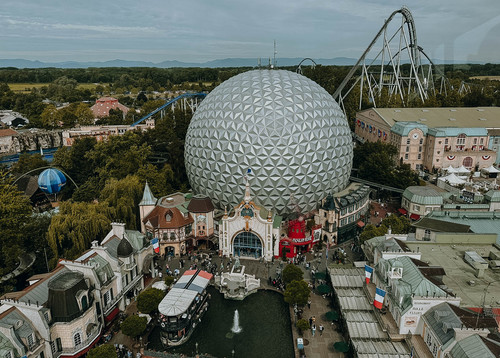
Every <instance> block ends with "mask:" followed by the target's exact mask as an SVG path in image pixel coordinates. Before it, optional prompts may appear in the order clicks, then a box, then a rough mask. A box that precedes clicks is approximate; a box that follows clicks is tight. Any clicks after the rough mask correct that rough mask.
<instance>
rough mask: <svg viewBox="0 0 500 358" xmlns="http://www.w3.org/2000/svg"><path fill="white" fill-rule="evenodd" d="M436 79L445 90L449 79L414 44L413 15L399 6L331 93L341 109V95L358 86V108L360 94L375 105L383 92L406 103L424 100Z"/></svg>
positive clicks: (342, 99) (432, 89)
mask: <svg viewBox="0 0 500 358" xmlns="http://www.w3.org/2000/svg"><path fill="white" fill-rule="evenodd" d="M399 17H400V21H399V23H397V22H398V18H399ZM394 25H396V26H394ZM352 80H354V81H352ZM439 81H441V84H440V86H439V87H440V88H439V92H440V93H443V92H446V87H447V86H449V82H448V81H447V80H446V77H445V76H444V74H443V73H442V71H440V70H439V68H438V67H436V66H435V65H434V63H433V62H432V60H431V59H430V58H429V57H428V56H427V54H425V52H424V50H423V49H422V47H420V46H419V45H418V44H417V31H416V27H415V22H414V20H413V16H412V14H411V12H410V10H409V9H408V8H407V7H405V6H403V7H402V8H401V9H399V10H396V11H394V12H393V13H392V14H391V15H390V16H389V18H388V19H387V20H385V22H384V25H383V26H382V28H381V29H380V30H379V32H378V33H377V34H376V35H375V38H374V39H373V40H372V41H371V43H370V44H369V45H368V47H367V48H366V50H365V51H364V52H363V54H362V55H361V57H360V58H359V60H358V61H357V62H356V64H355V65H354V66H353V67H352V68H351V70H350V71H349V72H348V74H347V76H346V77H345V78H344V80H343V81H342V82H341V84H340V85H339V87H338V88H337V90H336V91H335V93H334V94H333V97H334V98H335V99H336V100H337V102H338V103H339V104H340V105H341V106H342V109H344V111H345V108H344V100H345V98H346V97H347V95H348V94H349V93H350V92H351V91H352V90H353V89H354V88H355V87H356V86H359V109H361V108H362V103H363V96H365V97H366V96H368V100H369V102H371V105H372V106H373V107H377V101H379V100H380V98H381V96H382V95H384V94H386V95H388V96H389V97H394V96H397V97H399V100H400V101H401V103H402V105H403V106H406V105H407V104H408V102H409V101H411V100H414V99H419V100H420V101H421V102H425V100H427V99H428V96H429V94H430V93H433V94H435V93H436V86H435V84H436V83H438V82H439ZM379 102H380V101H379Z"/></svg>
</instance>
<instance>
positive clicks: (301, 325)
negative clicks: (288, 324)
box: [297, 318, 311, 334]
mask: <svg viewBox="0 0 500 358" xmlns="http://www.w3.org/2000/svg"><path fill="white" fill-rule="evenodd" d="M309 328H311V327H310V326H309V321H308V320H307V319H304V318H302V319H299V320H298V321H297V329H298V330H299V333H300V334H302V333H303V332H304V331H307V330H308V329H309Z"/></svg>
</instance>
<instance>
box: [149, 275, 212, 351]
mask: <svg viewBox="0 0 500 358" xmlns="http://www.w3.org/2000/svg"><path fill="white" fill-rule="evenodd" d="M212 277H213V275H212V274H210V273H208V272H206V271H203V270H188V271H186V272H184V274H183V275H182V276H181V277H180V278H179V280H178V281H177V282H176V283H175V284H174V287H172V289H171V290H170V291H169V292H168V293H167V295H166V296H165V297H164V298H163V300H162V301H161V302H160V304H159V305H158V311H159V312H160V314H159V318H158V323H159V325H160V327H161V335H160V339H161V342H162V344H163V346H164V347H170V346H179V345H181V344H183V343H184V342H186V341H187V340H188V339H189V337H190V336H191V334H192V333H193V331H194V330H195V328H196V326H197V325H198V324H199V323H200V322H201V318H202V316H203V314H204V313H205V312H206V311H207V310H208V299H209V298H210V295H209V294H208V293H207V286H208V284H209V283H210V280H211V279H212Z"/></svg>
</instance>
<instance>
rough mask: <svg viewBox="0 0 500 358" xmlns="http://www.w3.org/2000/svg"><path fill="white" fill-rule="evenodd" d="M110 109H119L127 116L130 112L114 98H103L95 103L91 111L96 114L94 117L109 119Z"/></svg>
mask: <svg viewBox="0 0 500 358" xmlns="http://www.w3.org/2000/svg"><path fill="white" fill-rule="evenodd" d="M110 109H119V110H121V111H122V112H123V113H124V114H127V112H128V111H129V108H128V107H126V106H124V105H123V104H121V103H120V102H118V100H117V99H116V98H113V97H101V98H99V99H98V100H96V101H95V104H94V105H93V106H92V107H90V110H91V111H92V113H94V117H96V118H101V117H107V116H108V115H109V110H110Z"/></svg>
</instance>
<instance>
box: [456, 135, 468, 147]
mask: <svg viewBox="0 0 500 358" xmlns="http://www.w3.org/2000/svg"><path fill="white" fill-rule="evenodd" d="M466 137H467V136H466V135H465V133H461V134H459V135H458V136H457V145H464V144H465V138H466Z"/></svg>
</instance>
